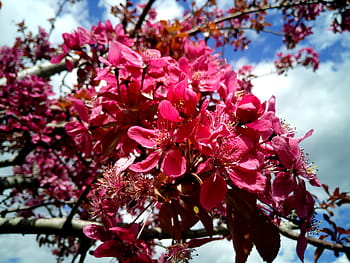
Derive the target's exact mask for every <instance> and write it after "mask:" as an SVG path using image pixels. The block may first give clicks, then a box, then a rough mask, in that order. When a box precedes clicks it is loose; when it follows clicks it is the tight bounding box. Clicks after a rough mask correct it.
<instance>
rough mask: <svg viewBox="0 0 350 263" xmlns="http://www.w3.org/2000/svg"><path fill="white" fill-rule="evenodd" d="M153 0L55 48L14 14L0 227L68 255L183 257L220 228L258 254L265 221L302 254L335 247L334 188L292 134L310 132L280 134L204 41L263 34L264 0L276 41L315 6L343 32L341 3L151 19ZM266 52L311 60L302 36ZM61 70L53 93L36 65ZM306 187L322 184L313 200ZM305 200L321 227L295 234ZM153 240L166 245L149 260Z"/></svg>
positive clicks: (242, 257) (258, 5)
mask: <svg viewBox="0 0 350 263" xmlns="http://www.w3.org/2000/svg"><path fill="white" fill-rule="evenodd" d="M154 2H155V1H154V0H153V1H152V0H150V1H148V2H147V3H146V4H145V5H142V6H140V7H141V8H137V7H136V6H135V5H134V4H133V3H132V2H130V1H126V3H125V4H121V5H118V6H115V7H113V8H112V10H111V11H112V12H113V13H114V14H115V15H116V16H118V17H120V21H121V23H120V24H117V25H113V24H112V23H111V22H110V21H105V22H99V23H98V24H97V25H95V26H92V28H91V29H85V28H77V29H76V30H75V31H74V32H72V33H65V34H63V44H62V45H61V46H59V47H54V46H53V45H51V44H50V43H49V41H48V37H49V34H48V33H46V32H45V31H44V30H43V29H39V33H38V34H37V35H33V34H31V33H29V32H27V30H26V28H25V24H24V23H20V24H19V25H18V26H19V31H20V32H22V37H19V38H17V39H16V42H15V44H14V45H13V47H6V46H5V47H2V48H1V49H0V56H1V59H0V67H1V71H0V78H1V83H0V84H1V90H0V92H1V98H0V100H1V102H0V121H1V122H0V133H1V137H0V138H1V144H0V146H1V147H0V149H1V153H2V154H7V155H6V156H8V154H11V156H12V157H13V158H8V159H3V160H2V161H0V167H13V176H10V177H1V181H0V190H1V192H2V194H3V195H2V200H1V203H2V204H5V205H6V206H8V209H5V210H3V211H1V216H2V217H1V218H0V232H1V233H35V234H38V240H39V242H40V243H41V244H45V243H47V244H54V246H55V248H54V250H53V252H54V253H55V254H56V256H58V257H64V256H67V255H69V254H75V256H74V258H73V260H75V258H76V257H78V256H79V255H80V262H83V261H84V258H85V255H86V253H87V251H88V250H90V248H91V246H92V245H94V241H95V240H99V241H101V242H100V243H99V245H98V246H97V247H93V248H91V249H92V250H93V252H92V253H93V255H94V256H95V257H114V258H116V259H118V260H119V262H187V260H188V259H190V258H191V251H192V250H193V249H194V248H196V247H199V246H201V245H203V244H206V243H208V242H211V241H214V240H219V239H228V240H232V243H233V247H234V250H235V252H236V253H235V260H236V262H245V261H246V260H247V257H248V255H249V253H250V251H251V250H252V248H253V246H255V247H256V249H257V251H258V252H259V254H260V256H261V258H262V259H263V260H264V261H267V262H272V261H273V260H274V258H275V257H276V255H277V253H278V251H279V249H280V235H281V234H282V235H285V236H287V237H289V238H292V239H296V240H297V245H296V253H297V255H298V256H299V258H300V260H301V261H303V259H304V251H305V249H306V247H307V244H308V243H310V244H312V245H314V246H317V250H316V252H315V261H317V259H318V258H319V257H320V256H321V254H322V252H323V251H324V250H325V249H330V250H333V251H335V253H336V254H337V253H339V252H342V253H346V255H347V256H348V257H350V251H349V248H348V247H347V246H346V242H348V241H349V234H350V230H349V229H345V228H342V227H339V226H337V225H336V224H335V223H334V222H333V221H332V219H331V216H332V211H331V209H332V208H334V207H335V205H342V204H346V203H349V202H350V198H349V196H348V195H347V193H345V192H340V191H339V189H335V190H334V191H333V192H332V191H330V190H329V189H328V187H327V186H325V185H322V184H321V182H319V180H318V179H317V176H316V173H315V171H314V169H313V167H312V166H311V165H310V164H309V163H308V161H307V158H306V154H305V153H304V152H303V151H302V150H301V148H300V146H299V143H300V142H301V141H303V140H304V139H306V138H308V137H309V136H311V135H312V130H310V131H309V132H307V133H306V134H305V135H304V136H302V137H296V135H295V131H294V130H293V129H291V128H290V127H289V126H288V125H287V124H286V123H285V122H283V121H282V120H281V119H280V118H279V117H278V115H277V113H276V107H275V104H276V98H275V97H271V98H270V99H269V100H268V101H266V102H263V101H260V100H259V99H258V98H257V97H256V96H255V95H254V94H253V93H252V84H251V79H252V78H253V77H254V76H253V75H252V74H251V68H250V67H249V66H245V67H242V68H241V69H240V70H239V71H238V72H235V71H234V70H233V69H232V68H231V66H230V65H229V64H228V63H227V62H226V61H225V59H224V58H223V57H222V56H220V54H219V53H217V52H216V50H217V49H218V48H219V47H221V46H225V45H228V46H231V47H232V49H233V50H239V49H242V50H243V49H246V48H247V47H248V46H249V42H250V40H249V39H248V37H247V36H246V30H248V29H250V30H255V31H256V32H257V33H259V32H263V31H267V32H270V31H269V30H268V28H269V27H270V26H271V25H270V23H269V22H267V21H268V16H269V14H270V12H271V11H273V10H277V11H278V12H280V13H282V15H283V26H282V31H281V32H280V33H279V34H280V35H281V37H283V41H284V43H285V45H286V47H287V48H289V49H291V48H294V47H295V46H296V44H297V43H298V42H300V41H301V40H303V39H304V38H306V37H307V36H309V35H311V34H312V27H311V25H310V21H314V20H316V19H317V17H318V16H319V15H320V14H321V13H322V12H332V13H333V21H332V23H331V25H330V26H331V30H333V32H334V33H342V32H344V31H349V30H350V19H349V17H350V16H349V13H350V5H349V4H350V3H349V1H319V0H318V1H307V0H306V1H272V2H268V1H235V4H234V5H233V6H232V7H231V8H230V9H228V10H220V9H218V7H217V6H216V3H215V1H206V2H205V3H204V4H203V5H202V6H198V5H196V4H192V2H191V3H187V2H186V1H184V3H183V4H184V5H185V6H187V7H188V10H187V11H186V13H185V14H184V16H183V19H182V20H176V21H158V20H157V19H156V15H157V14H156V12H155V10H153V9H152V5H153V4H154ZM64 3H66V1H63V2H62V5H63V4H64ZM53 23H54V21H53ZM44 61H50V62H49V63H46V64H43V62H44ZM275 65H276V72H277V74H282V73H284V72H285V71H286V70H288V69H289V68H292V67H295V66H296V65H302V66H307V67H311V68H312V69H313V70H317V68H318V65H319V60H318V55H317V53H316V52H314V51H313V50H312V49H311V48H303V49H301V50H299V51H297V52H296V53H295V54H277V60H276V61H275ZM73 70H76V76H77V82H76V85H74V86H73V87H69V92H63V91H62V92H60V93H59V94H56V95H54V93H53V89H52V86H51V84H50V76H52V75H53V74H55V73H58V72H61V71H68V72H71V71H73ZM307 185H311V186H313V187H321V186H322V187H323V188H324V189H325V191H326V192H327V194H328V195H329V198H328V199H327V200H325V201H319V202H318V203H317V204H316V203H315V198H316V197H315V196H313V195H312V194H311V193H310V192H309V191H308V190H307V189H309V188H307V187H309V186H307ZM15 204H16V207H15V208H14V205H15ZM18 204H20V206H18ZM315 206H317V207H318V208H321V209H323V210H324V211H325V215H324V218H325V220H326V222H328V223H329V225H330V226H331V227H330V228H326V227H325V228H320V229H318V231H319V232H321V235H320V236H319V238H311V237H309V236H308V233H310V232H312V231H315V228H316V225H317V222H316V220H315V218H314V208H315ZM18 207H19V208H18ZM39 208H46V211H45V212H43V210H42V209H39ZM14 214H15V216H16V217H10V216H8V215H11V216H13V215H14ZM126 214H127V215H128V216H126ZM129 218H131V219H129ZM198 222H200V223H201V226H202V228H198V227H194V226H195V225H196V226H197V225H198V224H197V223H198ZM293 228H294V229H298V230H299V231H298V232H294V231H293ZM159 239H171V240H172V243H171V245H170V246H169V247H167V250H166V252H164V253H163V254H162V255H161V256H160V257H159V258H158V259H155V258H154V249H155V247H156V246H157V244H158V243H157V242H156V240H159Z"/></svg>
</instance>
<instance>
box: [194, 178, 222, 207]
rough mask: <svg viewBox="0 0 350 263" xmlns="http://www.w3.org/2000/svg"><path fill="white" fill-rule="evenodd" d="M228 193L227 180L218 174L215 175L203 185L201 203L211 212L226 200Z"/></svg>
mask: <svg viewBox="0 0 350 263" xmlns="http://www.w3.org/2000/svg"><path fill="white" fill-rule="evenodd" d="M226 192H227V185H226V181H225V179H224V178H223V177H222V176H220V175H218V174H213V175H211V176H209V177H208V178H206V179H205V181H204V183H203V184H202V185H201V190H200V203H201V205H202V206H203V207H204V208H205V209H206V210H207V211H210V210H212V209H213V208H214V207H216V206H218V205H219V204H220V203H221V202H222V201H223V200H224V199H225V196H226Z"/></svg>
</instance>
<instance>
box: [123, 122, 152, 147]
mask: <svg viewBox="0 0 350 263" xmlns="http://www.w3.org/2000/svg"><path fill="white" fill-rule="evenodd" d="M155 132H156V131H155V130H150V129H145V128H142V127H140V126H133V127H130V128H129V130H128V136H129V138H130V139H133V140H134V141H136V142H137V143H139V144H141V145H142V146H144V147H146V148H154V146H156V145H157V142H156V138H157V135H156V134H155Z"/></svg>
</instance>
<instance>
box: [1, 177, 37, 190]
mask: <svg viewBox="0 0 350 263" xmlns="http://www.w3.org/2000/svg"><path fill="white" fill-rule="evenodd" d="M38 186H39V181H38V180H37V179H36V178H33V177H28V176H21V175H14V176H1V177H0V193H1V192H2V191H4V190H6V189H10V188H14V187H28V188H32V187H38Z"/></svg>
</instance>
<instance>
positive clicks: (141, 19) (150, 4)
mask: <svg viewBox="0 0 350 263" xmlns="http://www.w3.org/2000/svg"><path fill="white" fill-rule="evenodd" d="M154 2H155V0H149V1H148V3H147V4H146V6H145V8H144V9H143V11H142V13H141V15H140V17H139V20H138V21H137V23H136V25H135V28H134V30H133V31H132V33H131V34H130V36H131V38H133V37H135V36H136V34H137V31H139V30H140V28H141V26H142V24H143V22H144V20H145V18H146V16H147V15H148V12H149V11H150V9H151V7H152V5H153V4H154Z"/></svg>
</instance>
